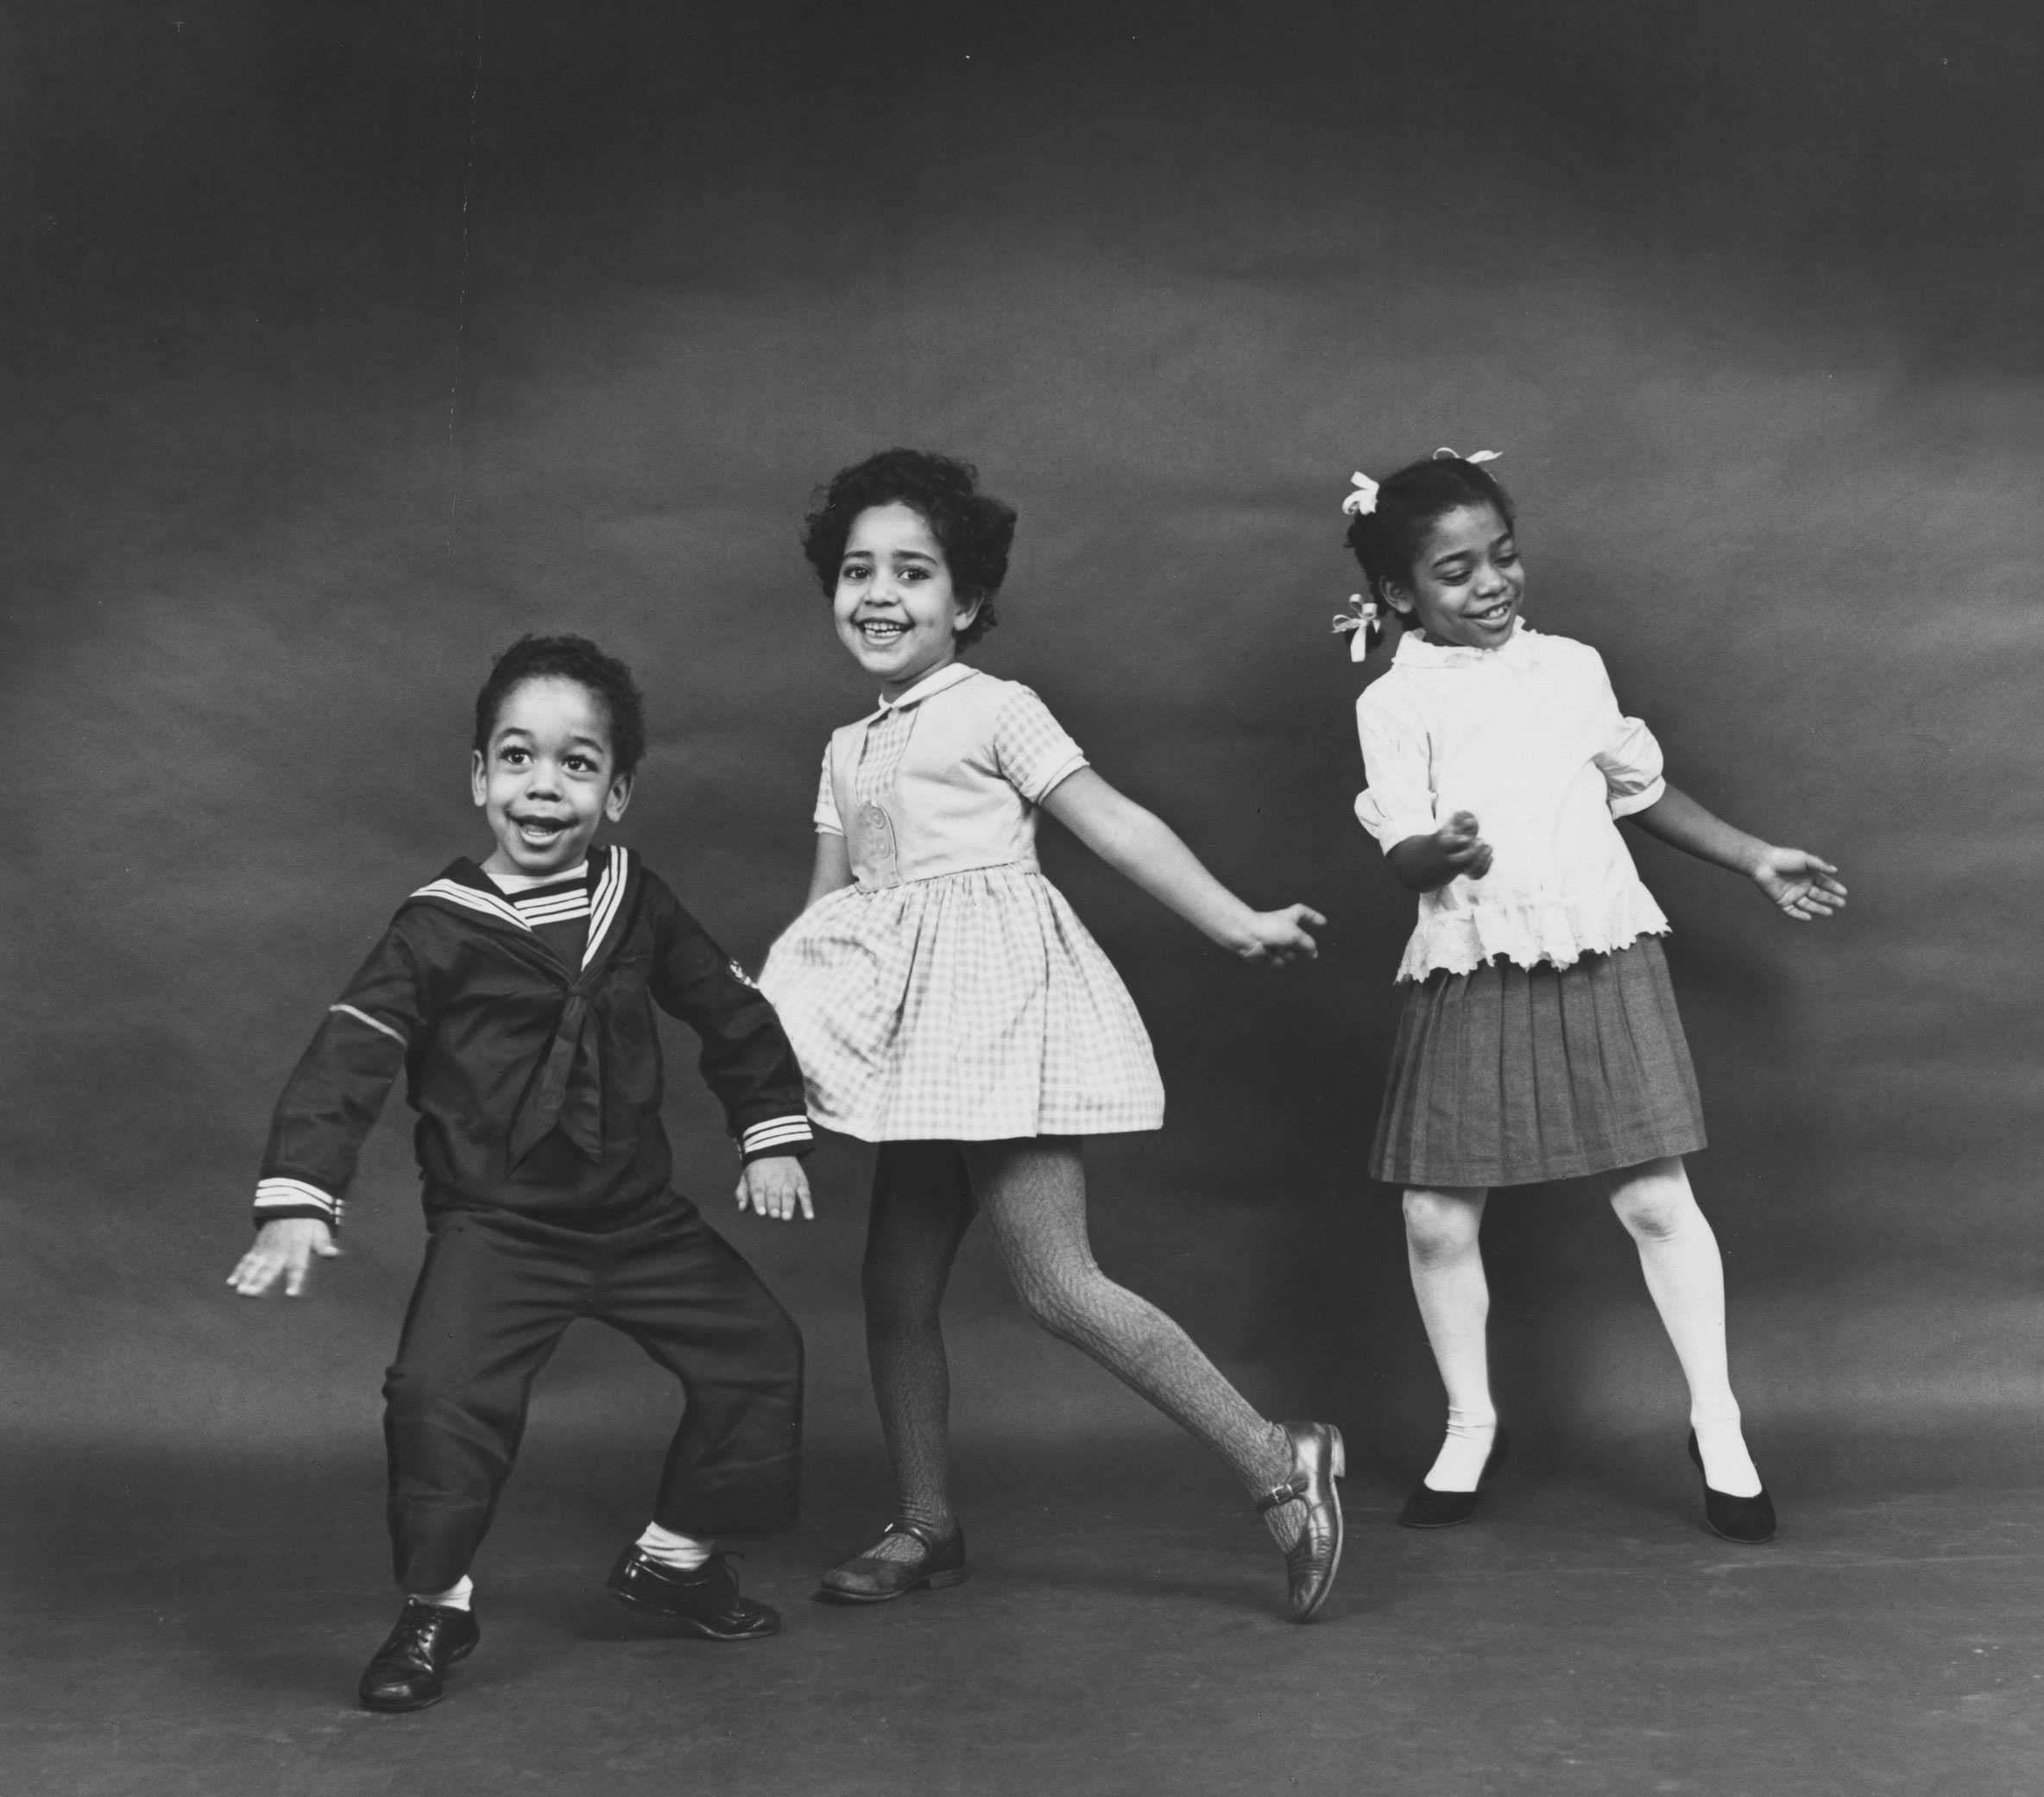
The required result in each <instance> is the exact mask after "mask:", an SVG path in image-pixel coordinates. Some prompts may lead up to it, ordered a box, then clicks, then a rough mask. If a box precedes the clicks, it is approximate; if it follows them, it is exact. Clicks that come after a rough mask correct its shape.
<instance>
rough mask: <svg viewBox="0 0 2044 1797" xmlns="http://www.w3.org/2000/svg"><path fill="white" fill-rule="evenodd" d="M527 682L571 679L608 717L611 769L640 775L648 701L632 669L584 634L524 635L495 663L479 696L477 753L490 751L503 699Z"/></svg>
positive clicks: (623, 774)
mask: <svg viewBox="0 0 2044 1797" xmlns="http://www.w3.org/2000/svg"><path fill="white" fill-rule="evenodd" d="M528 680H572V681H574V682H575V683H576V684H577V685H578V686H582V687H586V688H587V689H588V690H590V692H591V693H593V694H595V695H596V697H597V698H598V699H600V700H602V703H603V709H604V710H605V711H606V712H607V713H608V714H609V719H610V765H611V768H612V771H613V772H614V773H615V774H616V775H617V776H618V777H620V778H623V777H625V776H628V775H630V774H633V773H635V772H638V768H639V763H640V759H641V758H642V757H643V756H644V755H645V753H646V702H645V700H644V699H643V698H641V697H640V693H639V689H638V687H637V685H636V684H634V682H633V679H632V671H631V669H629V668H628V667H627V666H626V665H624V663H623V662H621V661H620V660H618V659H617V658H616V657H615V656H614V655H606V654H605V653H603V652H602V650H601V649H599V648H598V647H597V646H596V645H595V644H594V643H592V642H591V641H590V640H589V639H588V638H587V637H586V636H521V637H520V638H519V640H517V641H516V642H514V643H513V644H512V645H511V646H510V647H509V648H508V649H507V650H505V651H504V653H502V655H500V656H498V657H497V659H496V660H495V662H494V663H493V664H491V666H490V670H489V678H488V679H487V680H485V681H484V682H483V690H482V691H481V692H479V693H477V694H476V753H478V754H482V755H488V754H489V735H490V732H491V731H492V730H494V729H495V728H496V727H497V714H498V712H500V711H502V709H504V701H505V700H506V699H508V698H509V697H510V696H511V694H512V693H513V692H514V690H516V689H517V688H519V687H520V686H523V685H524V684H525V683H526V682H527V681H528Z"/></svg>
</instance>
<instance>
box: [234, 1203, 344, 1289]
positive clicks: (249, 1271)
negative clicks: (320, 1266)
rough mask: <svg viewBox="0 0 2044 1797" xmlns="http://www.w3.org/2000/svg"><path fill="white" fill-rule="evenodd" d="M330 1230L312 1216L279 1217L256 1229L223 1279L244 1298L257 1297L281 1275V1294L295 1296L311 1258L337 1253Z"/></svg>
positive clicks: (306, 1272) (304, 1285)
mask: <svg viewBox="0 0 2044 1797" xmlns="http://www.w3.org/2000/svg"><path fill="white" fill-rule="evenodd" d="M340 1252H341V1251H340V1250H339V1249H338V1248H337V1247H335V1246H334V1242H333V1231H332V1230H331V1229H329V1228H328V1227H327V1226H326V1225H325V1224H324V1223H322V1222H320V1221H319V1219H318V1218H316V1217H279V1218H278V1219H277V1220H275V1221H274V1222H273V1223H265V1224H264V1225H263V1226H262V1228H260V1229H258V1230H257V1231H256V1232H255V1245H254V1246H252V1247H251V1248H250V1249H249V1252H247V1253H246V1254H244V1255H243V1256H242V1258H240V1259H239V1260H237V1262H235V1264H234V1271H232V1272H231V1273H230V1274H229V1275H228V1276H227V1283H229V1284H230V1285H231V1286H232V1287H233V1288H234V1289H236V1290H237V1291H238V1292H239V1293H240V1294H241V1295H242V1296H243V1297H244V1298H259V1297H261V1296H262V1295H263V1293H264V1292H266V1291H268V1289H270V1287H271V1286H273V1285H274V1284H275V1283H277V1281H278V1280H279V1279H280V1278H281V1279H282V1280H283V1282H284V1296H286V1297H287V1298H295V1297H296V1296H298V1295H299V1293H300V1292H301V1291H303V1290H304V1289H306V1277H308V1275H310V1273H311V1272H312V1260H313V1257H314V1256H318V1257H319V1258H320V1259H322V1260H331V1259H333V1258H335V1257H336V1256H338V1254H339V1253H340Z"/></svg>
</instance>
